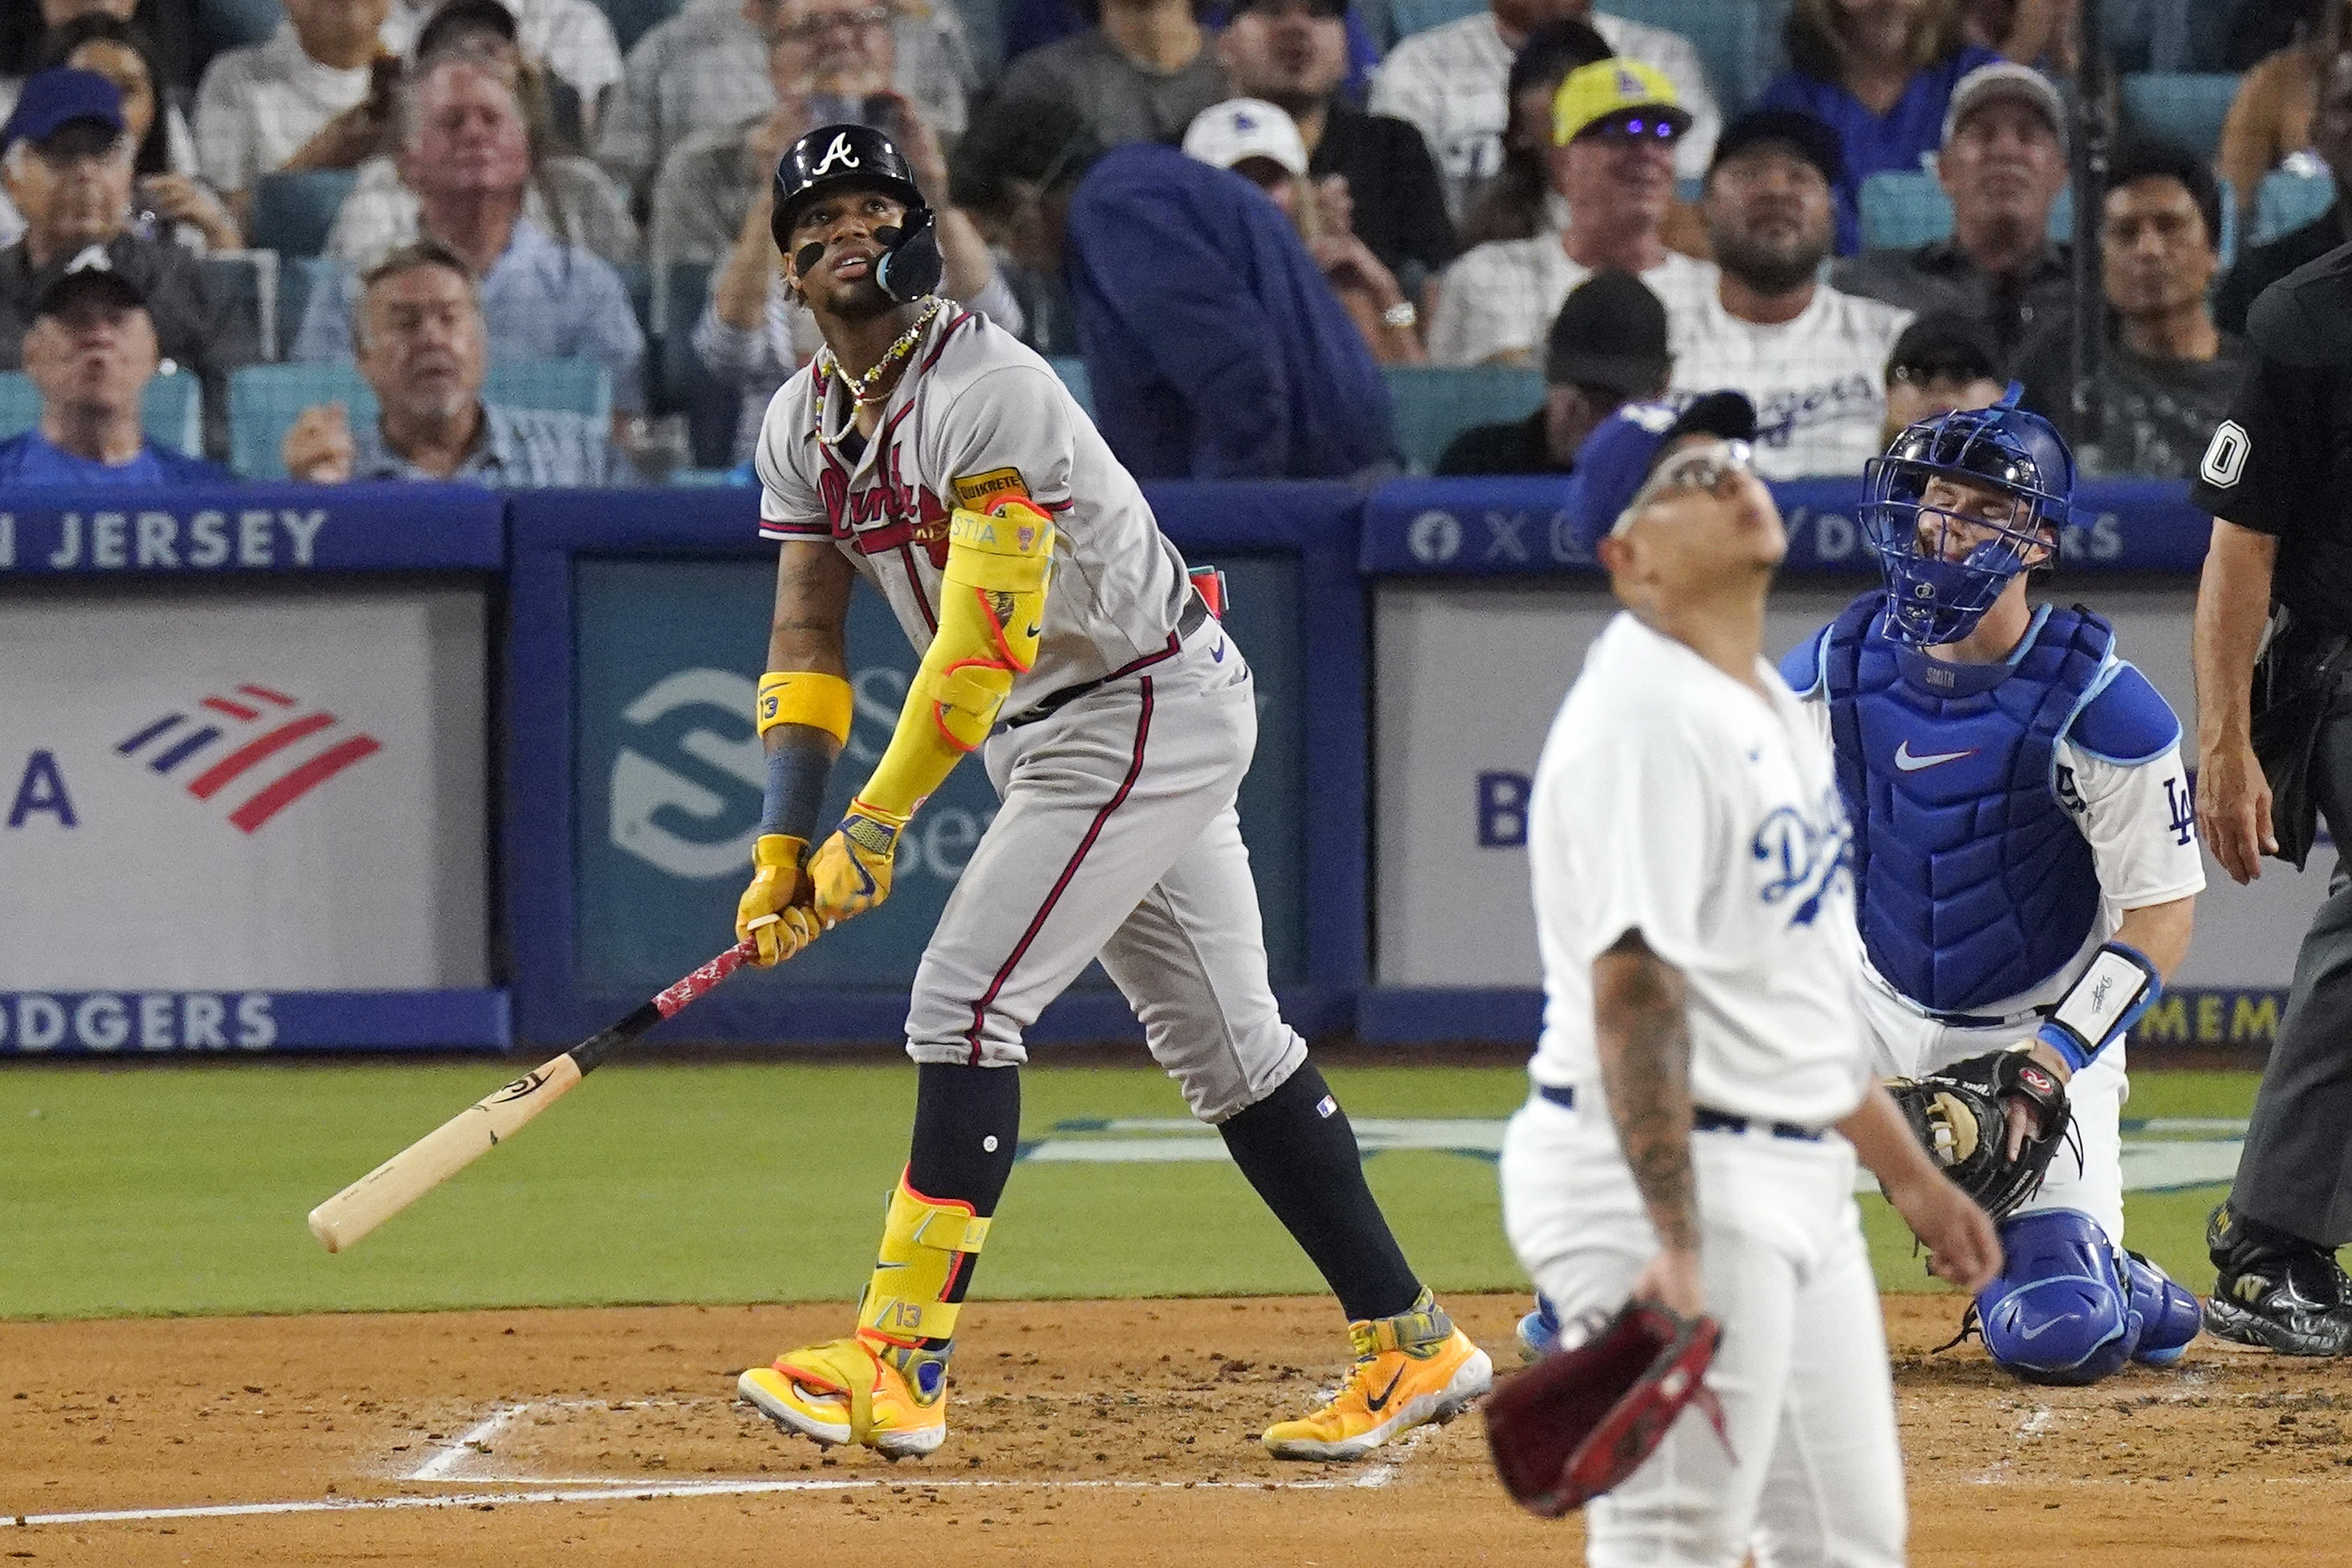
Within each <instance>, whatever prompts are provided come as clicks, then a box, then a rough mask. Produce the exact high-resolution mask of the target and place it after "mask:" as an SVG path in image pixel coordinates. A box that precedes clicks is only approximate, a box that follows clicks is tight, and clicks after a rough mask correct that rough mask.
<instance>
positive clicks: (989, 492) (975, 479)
mask: <svg viewBox="0 0 2352 1568" xmlns="http://www.w3.org/2000/svg"><path fill="white" fill-rule="evenodd" d="M951 487H952V488H953V489H954V491H955V493H956V500H957V502H958V503H959V504H961V505H962V506H963V507H966V508H968V509H970V510H971V511H975V512H985V511H987V510H988V509H989V508H990V507H993V506H994V505H996V503H997V502H999V501H1002V500H1005V499H1008V498H1010V499H1013V500H1016V501H1025V500H1027V499H1029V482H1028V481H1027V480H1025V479H1024V478H1023V477H1021V470H1020V469H1018V468H991V469H990V470H988V472H986V473H985V474H966V475H963V476H960V477H959V478H957V479H955V480H954V481H952V486H951Z"/></svg>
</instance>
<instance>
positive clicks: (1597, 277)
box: [1437, 268, 1674, 475]
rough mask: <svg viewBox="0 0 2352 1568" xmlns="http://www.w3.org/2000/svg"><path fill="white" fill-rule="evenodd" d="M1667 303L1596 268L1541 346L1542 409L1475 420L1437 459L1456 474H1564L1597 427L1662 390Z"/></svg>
mask: <svg viewBox="0 0 2352 1568" xmlns="http://www.w3.org/2000/svg"><path fill="white" fill-rule="evenodd" d="M1673 370H1674V358H1673V356H1672V355H1670V354H1669V353H1668V352H1667V351H1666V308H1665V307H1664V306H1663V305H1661V304H1659V303H1658V297H1657V296H1656V295H1654V294H1653V293H1651V292H1650V291H1649V289H1648V288H1646V287H1643V283H1642V280H1641V279H1640V278H1638V277H1634V276H1633V274H1632V273H1630V272H1619V271H1616V270H1614V269H1613V268H1612V269H1610V270H1607V271H1602V272H1596V273H1594V274H1593V275H1592V277H1590V278H1589V279H1587V280H1586V281H1585V282H1583V283H1580V284H1579V285H1577V286H1576V287H1574V288H1572V289H1570V290H1569V295H1568V300H1567V302H1566V303H1565V304H1563V305H1562V306H1560V308H1559V316H1558V317H1557V318H1555V319H1553V321H1552V324H1551V337H1550V340H1549V341H1548V342H1547V343H1546V345H1545V348H1544V401H1543V406H1542V407H1540V408H1538V409H1537V410H1536V411H1535V412H1534V413H1531V414H1529V415H1528V416H1527V418H1525V419H1517V420H1511V421H1508V422H1507V423H1501V424H1478V425H1473V426H1471V427H1470V428H1469V429H1468V430H1465V431H1464V432H1463V433H1462V434H1459V435H1457V436H1455V437H1454V439H1453V441H1452V442H1451V443H1449V444H1447V446H1446V448H1445V453H1444V455H1443V456H1441V457H1440V458H1438V460H1437V472H1438V473H1439V474H1441V475H1453V474H1568V473H1571V472H1573V471H1574V469H1575V467H1576V452H1577V448H1579V447H1580V446H1582V445H1583V444H1584V440H1585V437H1587V436H1589V435H1591V434H1592V432H1593V429H1594V427H1595V426H1597V425H1599V424H1600V423H1601V421H1602V420H1604V419H1607V418H1608V417H1609V416H1610V415H1611V414H1612V413H1616V412H1617V410H1618V409H1619V408H1621V407H1622V406H1623V405H1624V404H1626V403H1629V402H1649V401H1652V400H1654V399H1656V398H1659V397H1662V396H1664V394H1665V390H1666V381H1667V378H1668V376H1669V375H1670V374H1671V373H1672V371H1673Z"/></svg>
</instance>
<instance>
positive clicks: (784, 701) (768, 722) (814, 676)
mask: <svg viewBox="0 0 2352 1568" xmlns="http://www.w3.org/2000/svg"><path fill="white" fill-rule="evenodd" d="M853 706H855V704H854V703H853V701H852V699H851V695H850V691H849V683H848V682H847V681H845V680H843V679H842V678H841V677H840V676H839V675H828V674H824V673H823V672H821V671H818V670H771V671H769V672H768V673H767V674H764V675H761V677H760V701H759V706H758V707H757V709H756V712H757V714H758V716H759V724H760V733H761V736H765V735H766V734H767V733H768V732H769V731H770V730H772V729H773V728H775V727H777V726H778V725H780V724H804V725H806V726H808V727H810V728H811V729H821V730H824V732H825V733H826V734H827V735H830V736H832V737H833V738H834V739H835V740H837V741H840V742H841V743H842V744H843V745H847V744H848V742H849V716H850V711H851V709H852V708H853Z"/></svg>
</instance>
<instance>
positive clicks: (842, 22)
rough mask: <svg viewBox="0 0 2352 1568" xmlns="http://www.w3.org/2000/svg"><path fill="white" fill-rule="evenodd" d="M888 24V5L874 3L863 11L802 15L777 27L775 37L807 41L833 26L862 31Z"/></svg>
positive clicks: (824, 33) (827, 31)
mask: <svg viewBox="0 0 2352 1568" xmlns="http://www.w3.org/2000/svg"><path fill="white" fill-rule="evenodd" d="M889 25H890V12H889V9H888V7H887V6H882V5H875V6H870V7H868V8H867V9H866V10H863V11H823V12H819V13H818V14H817V15H815V16H803V17H802V18H801V19H800V20H799V21H797V22H793V23H790V24H788V25H787V26H782V27H779V28H777V29H776V37H780V38H790V39H792V40H793V41H794V42H796V43H807V42H809V41H810V40H812V39H815V38H822V37H824V36H825V35H826V34H827V33H829V32H831V31H833V30H834V29H835V27H841V28H845V29H849V30H854V31H856V32H860V33H863V32H867V31H869V30H871V29H873V28H876V27H887V26H889Z"/></svg>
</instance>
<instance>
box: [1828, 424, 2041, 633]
mask: <svg viewBox="0 0 2352 1568" xmlns="http://www.w3.org/2000/svg"><path fill="white" fill-rule="evenodd" d="M2023 391H2024V389H2023V388H2022V387H2021V386H2019V385H2018V384H2017V383H2016V382H2011V383H2010V387H2009V391H2008V392H2006V393H2005V394H2003V396H2002V397H2001V400H2000V402H1997V403H1994V404H1993V405H1992V406H1991V407H1990V408H1982V409H1966V410H1961V411H1958V412H1955V413H1946V414H1940V415H1938V416H1937V417H1936V418H1934V419H1927V420H1922V421H1920V422H1919V423H1916V424H1915V425H1912V426H1911V427H1910V428H1909V429H1907V430H1906V431H1904V432H1903V434H1900V435H1898V436H1896V437H1895V444H1893V445H1892V446H1890V447H1888V448H1887V450H1886V455H1885V456H1884V457H1874V458H1872V459H1871V460H1870V461H1869V462H1868V463H1866V464H1864V465H1863V471H1862V472H1863V488H1864V500H1863V506H1862V528H1863V532H1864V535H1865V536H1866V537H1867V538H1869V540H1870V543H1871V548H1872V549H1874V550H1876V551H1877V552H1878V565H1879V570H1880V572H1881V573H1882V574H1883V575H1884V576H1885V580H1886V604H1887V610H1886V625H1887V630H1888V631H1889V632H1891V633H1893V634H1894V635H1895V636H1896V637H1898V638H1900V639H1902V640H1903V641H1904V642H1906V643H1913V644H1915V645H1916V646H1918V647H1922V648H1931V647H1934V646H1936V645H1937V644H1939V643H1952V642H1957V641H1958V640H1959V639H1960V638H1962V637H1965V636H1967V635H1968V634H1969V632H1970V631H1972V630H1974V629H1975V626H1976V623H1977V622H1979V620H1981V619H1982V618H1983V616H1984V612H1986V611H1988V610H1990V609H1991V608H1992V604H1993V601H1994V600H1996V599H1999V598H2000V591H2001V590H2002V589H2003V588H2005V587H2007V586H2008V585H2009V580H2010V579H2011V578H2012V577H2014V576H2016V575H2017V574H2018V573H2019V572H2021V571H2022V570H2026V568H2027V567H2028V566H2029V565H2031V566H2036V567H2039V566H2046V565H2050V564H2053V563H2054V562H2055V561H2056V559H2057V557H2058V539H2059V536H2060V534H2061V533H2063V530H2064V529H2065V528H2066V525H2067V524H2068V522H2069V521H2070V520H2071V519H2072V517H2073V508H2074V454H2073V453H2071V452H2069V451H2067V449H2066V443H2065V441H2064V440H2063V438H2062V437H2061V436H2060V435H2059V434H2058V431H2057V429H2056V427H2055V426H2053V425H2052V424H2051V423H2050V422H2049V421H2048V420H2046V419H2043V418H2042V416H2041V415H2040V414H2038V413H2028V412H2027V411H2026V410H2024V409H2021V408H2020V407H2018V406H2017V400H2018V398H2019V397H2020V396H2021V394H2022V393H2023ZM1939 479H1944V480H1952V481H1957V482H1958V483H1960V484H1964V485H1969V486H1976V487H1978V488H1979V489H1987V490H1991V491H1994V492H1996V493H1997V494H1999V495H2001V496H2004V497H2009V499H2010V501H2011V507H2010V509H2009V513H2008V516H2007V517H2001V518H1993V517H1973V516H1962V515H1960V514H1958V513H1956V512H1953V511H1950V510H1947V509H1945V508H1944V507H1935V506H1929V505H1927V493H1928V491H1929V489H1930V488H1931V487H1932V486H1934V485H1935V483H1936V482H1937V480H1939ZM2037 552H2039V553H2040V555H2041V559H2035V558H2036V555H2037Z"/></svg>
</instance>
